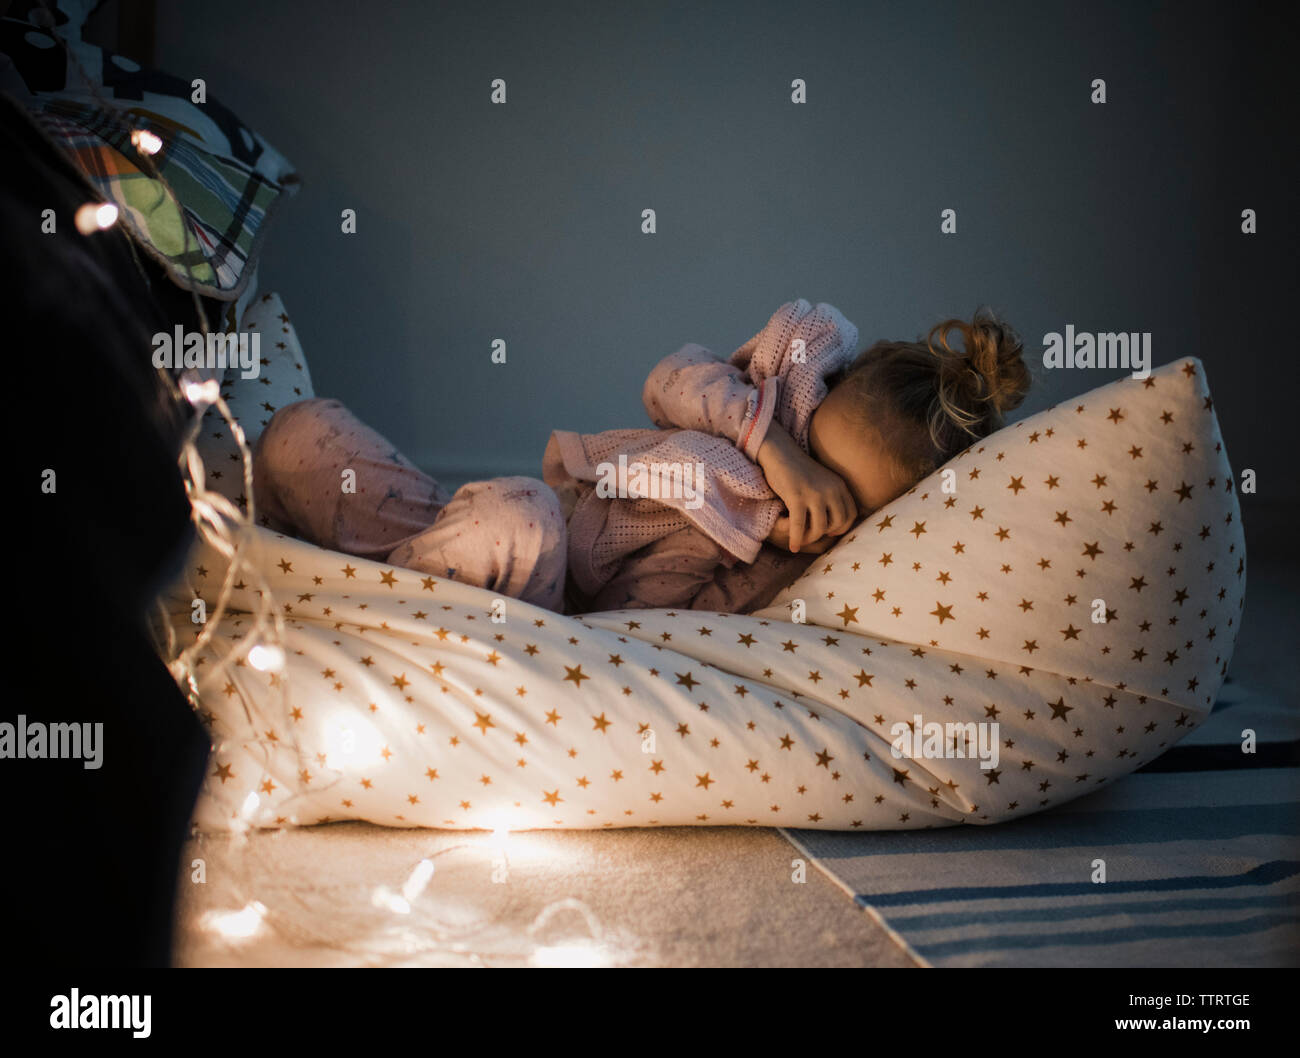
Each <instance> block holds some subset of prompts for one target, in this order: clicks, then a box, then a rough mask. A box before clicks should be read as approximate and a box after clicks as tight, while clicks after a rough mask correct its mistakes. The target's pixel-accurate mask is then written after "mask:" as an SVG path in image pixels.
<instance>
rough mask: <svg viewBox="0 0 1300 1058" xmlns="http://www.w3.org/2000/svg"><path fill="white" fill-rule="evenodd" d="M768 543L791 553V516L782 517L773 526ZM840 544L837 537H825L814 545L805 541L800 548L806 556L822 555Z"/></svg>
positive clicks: (815, 541)
mask: <svg viewBox="0 0 1300 1058" xmlns="http://www.w3.org/2000/svg"><path fill="white" fill-rule="evenodd" d="M767 543H769V544H773V545H774V546H776V547H780V548H783V549H785V550H786V551H791V550H793V548H791V547H790V516H789V515H788V514H783V515H781V517H780V518H778V519H777V520H776V524H775V525H773V526H772V531H771V532H770V533H768V534H767ZM837 543H839V538H838V537H835V536H823V537H822V538H821V539H820V540H814V541H813V542H812V543H808V542H807V541H804V542H803V544H801V545H800V546H801V547H802V548H803V551H804V554H806V555H820V554H821V553H822V552H824V551H829V550H830V549H831V548H832V547H834V546H835V545H836V544H837Z"/></svg>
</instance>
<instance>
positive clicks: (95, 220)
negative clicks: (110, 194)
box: [73, 202, 117, 235]
mask: <svg viewBox="0 0 1300 1058" xmlns="http://www.w3.org/2000/svg"><path fill="white" fill-rule="evenodd" d="M73 222H74V223H75V224H76V225H77V231H79V232H81V234H82V235H93V234H94V233H95V232H97V231H103V230H105V229H106V228H111V227H112V226H113V225H114V224H116V223H117V206H115V205H114V204H113V203H112V202H87V203H86V204H85V205H84V206H81V207H79V208H78V209H77V212H76V214H75V215H74V217H73Z"/></svg>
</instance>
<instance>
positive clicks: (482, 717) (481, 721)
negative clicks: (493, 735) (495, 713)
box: [473, 709, 497, 735]
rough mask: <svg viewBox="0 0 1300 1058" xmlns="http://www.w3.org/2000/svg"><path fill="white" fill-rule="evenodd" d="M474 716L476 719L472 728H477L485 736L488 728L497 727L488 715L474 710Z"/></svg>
mask: <svg viewBox="0 0 1300 1058" xmlns="http://www.w3.org/2000/svg"><path fill="white" fill-rule="evenodd" d="M474 716H475V717H477V719H476V720H475V721H474V724H473V726H474V727H477V728H478V729H479V730H480V731H482V732H483V734H485V735H486V734H487V732H488V728H489V727H496V726H497V725H496V724H494V723H492V715H491V714H490V713H480V712H479V711H478V710H477V709H476V710H474Z"/></svg>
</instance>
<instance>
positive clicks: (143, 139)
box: [131, 129, 163, 154]
mask: <svg viewBox="0 0 1300 1058" xmlns="http://www.w3.org/2000/svg"><path fill="white" fill-rule="evenodd" d="M131 142H132V143H133V144H135V149H136V150H137V151H139V152H140V153H141V154H157V153H158V152H159V151H160V150H162V145H163V144H162V140H161V139H160V138H159V137H158V136H157V135H155V134H154V133H152V132H150V131H149V130H148V129H135V130H133V131H132V132H131Z"/></svg>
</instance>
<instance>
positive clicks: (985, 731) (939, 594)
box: [166, 295, 1246, 830]
mask: <svg viewBox="0 0 1300 1058" xmlns="http://www.w3.org/2000/svg"><path fill="white" fill-rule="evenodd" d="M262 304H263V306H264V307H262V308H260V309H259V308H258V307H257V306H254V307H253V308H252V309H250V310H249V311H250V312H260V313H261V316H259V317H258V318H257V319H255V320H254V322H256V323H258V325H259V326H262V327H264V328H265V327H268V326H276V327H277V328H279V330H278V331H277V335H278V340H277V341H276V342H271V343H266V342H264V346H263V348H264V356H265V357H266V360H265V363H264V367H263V372H262V375H261V377H260V378H259V379H258V380H255V381H239V382H232V383H229V384H228V386H229V388H230V389H231V390H232V393H231V396H232V400H234V401H236V403H238V402H239V401H240V400H241V399H242V400H243V405H242V407H243V409H244V410H243V411H242V412H241V413H240V414H241V423H242V425H243V426H244V428H245V429H246V430H247V431H248V433H249V434H250V437H256V434H257V432H258V430H259V429H260V426H261V423H262V421H263V420H264V419H265V418H267V417H269V414H270V412H271V411H273V410H274V409H275V407H277V406H278V405H279V404H281V403H287V402H290V401H292V400H297V399H301V398H302V397H303V396H310V395H311V387H310V379H309V377H308V376H307V372H306V370H305V361H304V360H303V358H302V355H301V350H300V349H299V348H298V346H297V343H296V340H295V339H294V337H293V333H292V326H291V324H290V323H289V320H288V316H287V314H285V313H284V312H283V307H282V306H281V305H280V304H279V301H278V299H275V298H274V296H273V295H270V296H268V299H267V300H265V301H264V302H263V303H262ZM268 345H269V346H271V347H272V348H271V351H270V352H269V354H268V352H267V346H268ZM241 387H248V389H247V391H246V392H247V393H248V394H249V396H247V397H243V396H241ZM228 444H229V439H228V438H226V437H225V436H224V432H223V430H222V429H221V428H220V427H219V426H217V425H212V426H211V428H209V423H208V422H207V421H205V423H204V433H203V437H202V446H203V456H204V460H205V463H206V464H207V466H208V468H209V473H210V476H209V485H210V486H211V487H213V488H218V489H222V490H225V491H226V492H227V493H228V494H229V495H230V497H231V498H232V500H236V501H238V500H239V499H241V498H242V479H241V478H240V476H239V475H238V474H235V473H232V472H231V470H230V464H229V456H230V452H229V450H228V448H223V446H226V445H228ZM212 473H221V474H222V477H221V478H215V479H214V478H213V477H211V474H212ZM249 533H250V538H249V540H248V543H247V548H248V555H249V556H250V559H251V561H252V563H253V565H254V567H255V568H256V570H257V571H258V572H259V574H260V576H261V578H262V581H263V584H264V587H260V588H259V587H258V586H257V585H254V584H252V583H249V582H248V581H247V580H246V579H243V578H241V579H240V580H238V581H236V582H235V583H234V584H233V585H232V590H231V593H230V598H229V607H228V608H227V610H226V612H225V613H224V614H223V615H222V616H221V617H220V618H219V620H218V621H217V623H216V625H215V628H214V632H215V634H214V635H213V637H212V639H211V641H210V642H209V643H208V645H207V647H205V648H204V650H203V652H202V653H201V654H200V656H199V659H198V660H199V664H198V667H197V670H196V671H197V678H196V680H195V684H194V694H193V700H194V702H195V707H196V709H198V711H199V713H200V715H201V716H202V718H203V719H204V721H205V722H206V724H207V726H208V728H209V730H210V731H211V734H212V741H213V753H212V760H211V766H210V774H209V776H208V778H207V781H206V785H205V789H204V793H203V795H202V797H201V799H200V803H199V805H198V808H197V812H196V823H197V824H198V825H199V826H200V827H202V828H205V829H213V830H222V829H236V830H241V829H246V828H249V827H283V826H292V825H306V824H314V823H320V822H327V821H331V820H368V821H371V822H373V823H378V824H384V825H389V826H395V827H435V828H450V829H494V830H509V829H533V828H602V827H637V826H670V825H671V826H679V825H697V824H698V825H710V826H716V825H748V826H792V827H804V828H821V829H844V830H849V829H865V830H872V829H875V830H898V829H911V828H924V827H936V826H949V825H953V824H958V823H971V824H987V823H996V822H1001V821H1004V820H1008V819H1014V818H1017V817H1019V816H1023V815H1027V814H1029V813H1032V812H1037V811H1040V810H1042V809H1045V808H1051V807H1052V806H1054V805H1059V804H1062V803H1064V802H1066V801H1068V800H1071V799H1072V798H1075V797H1078V796H1080V795H1083V794H1086V793H1089V792H1092V791H1094V790H1096V789H1098V788H1099V787H1101V786H1104V785H1105V784H1107V783H1110V782H1113V781H1115V780H1116V779H1119V778H1121V777H1123V776H1125V775H1127V774H1128V773H1130V772H1132V771H1133V770H1134V769H1136V768H1138V767H1139V766H1141V765H1142V764H1144V763H1146V762H1147V761H1150V760H1151V759H1153V758H1154V757H1156V756H1158V755H1159V754H1160V753H1161V752H1163V751H1164V750H1165V749H1166V748H1167V747H1169V746H1171V745H1173V744H1174V743H1175V742H1176V741H1177V740H1178V739H1179V738H1181V737H1182V736H1183V735H1185V734H1187V733H1188V732H1189V731H1191V730H1192V729H1194V728H1195V727H1196V726H1197V725H1198V724H1199V723H1201V721H1202V720H1204V719H1205V717H1206V716H1207V715H1208V714H1209V711H1210V709H1211V707H1212V705H1213V704H1214V700H1215V695H1216V693H1217V691H1218V689H1219V687H1220V685H1221V683H1222V681H1223V678H1224V675H1225V673H1226V671H1227V666H1228V661H1229V659H1230V657H1231V654H1232V648H1233V642H1234V640H1235V637H1236V632H1237V628H1238V625H1239V620H1240V612H1241V608H1242V603H1243V596H1244V591H1245V583H1246V581H1245V549H1244V543H1243V536H1242V526H1241V518H1240V512H1239V507H1238V501H1237V496H1236V494H1235V489H1234V484H1233V478H1232V472H1231V469H1230V467H1229V464H1228V458H1227V453H1226V451H1225V449H1224V445H1223V442H1222V439H1221V437H1220V433H1219V427H1218V423H1217V421H1216V417H1215V414H1214V410H1213V404H1212V401H1211V399H1210V394H1209V389H1208V386H1207V382H1206V378H1205V375H1204V371H1203V369H1202V367H1201V364H1200V363H1199V361H1197V360H1195V359H1183V360H1179V361H1177V362H1175V363H1171V364H1168V365H1166V366H1164V367H1161V368H1159V369H1157V370H1155V371H1154V372H1152V373H1151V374H1150V375H1149V377H1147V378H1145V379H1136V378H1131V377H1130V378H1124V379H1122V380H1120V381H1117V382H1113V383H1111V384H1108V385H1105V386H1102V387H1100V388H1098V389H1095V390H1093V391H1092V392H1090V393H1087V394H1085V395H1084V396H1082V397H1079V398H1077V399H1075V400H1073V401H1069V402H1066V403H1063V404H1061V405H1058V406H1056V407H1054V408H1051V409H1049V410H1047V411H1043V412H1041V413H1039V414H1036V415H1033V416H1031V417H1029V418H1026V419H1024V420H1022V421H1020V422H1018V423H1015V424H1014V425H1012V426H1009V427H1007V428H1005V429H1004V430H1002V431H1000V432H998V433H996V434H994V435H992V436H990V437H988V438H986V439H984V440H983V441H981V442H979V443H978V444H977V445H975V446H973V447H971V448H970V449H968V450H967V451H965V452H964V453H962V454H961V455H959V456H958V457H957V458H956V459H954V460H952V461H951V462H950V463H948V464H947V465H946V466H944V467H943V468H941V469H940V470H939V471H937V472H936V473H935V474H933V475H931V476H930V477H929V478H927V479H925V480H924V481H922V482H921V483H920V484H918V485H917V486H916V488H914V489H912V490H911V491H910V492H908V493H907V494H905V495H904V496H902V497H900V498H899V499H898V500H896V501H895V502H893V503H892V504H890V505H889V506H887V507H886V508H883V509H881V510H880V511H878V512H876V513H875V514H874V515H872V516H871V517H870V518H869V519H867V520H865V521H863V522H862V523H861V524H859V525H858V526H857V527H856V528H855V529H854V530H853V531H852V532H851V533H850V534H848V535H847V536H846V537H845V538H844V539H843V540H842V541H841V542H840V543H839V544H838V545H837V546H836V547H834V548H833V549H832V550H830V551H829V552H828V553H827V554H825V555H824V556H822V557H821V559H820V560H819V561H818V562H817V563H815V564H814V565H813V566H812V567H810V568H809V569H808V571H807V572H806V573H805V574H804V575H803V576H802V577H801V578H800V579H799V580H798V581H797V582H795V583H794V584H793V585H791V586H790V587H789V588H787V589H786V590H785V591H784V592H783V593H782V594H781V595H780V596H778V597H777V598H776V599H775V600H774V601H773V603H772V604H771V605H770V606H769V607H768V608H766V609H765V610H763V611H762V612H759V613H755V614H752V615H748V616H739V615H726V614H713V613H706V612H700V611H690V612H674V611H667V610H636V611H625V612H617V613H601V614H589V615H584V616H581V617H566V616H561V615H559V614H556V613H553V612H550V611H546V610H542V609H538V608H535V607H532V606H529V605H527V604H525V603H522V602H518V601H516V600H512V599H507V600H502V599H498V598H496V597H495V596H494V595H493V594H492V593H490V592H488V591H484V590H481V589H477V588H472V587H468V586H465V585H462V584H458V583H455V582H453V581H450V580H445V579H441V578H438V577H432V576H428V575H426V574H423V573H418V572H414V571H411V570H406V569H401V568H394V567H390V566H386V565H383V564H380V563H376V562H371V561H367V560H364V559H359V558H355V557H351V556H348V555H345V554H341V553H337V552H332V551H328V550H323V549H321V548H318V547H315V546H313V545H311V544H308V543H305V542H302V541H299V540H295V539H292V538H289V537H287V536H284V535H281V534H278V533H275V532H273V531H271V530H270V529H269V528H264V527H256V528H252V529H250V530H249ZM225 563H226V560H225V558H223V556H222V555H221V554H220V553H218V552H217V551H215V550H214V549H212V548H211V547H207V546H205V547H202V548H201V549H200V550H198V551H197V552H196V553H195V554H194V555H193V556H192V557H191V559H190V561H189V563H188V565H187V570H186V574H185V576H184V578H183V579H182V580H181V581H180V582H178V583H177V584H176V585H175V586H174V588H173V589H172V591H171V593H170V594H169V596H168V598H167V600H166V609H167V612H168V613H169V614H170V619H171V623H172V628H173V631H174V633H175V635H176V636H177V637H178V638H179V639H180V640H181V641H182V642H184V641H186V640H187V639H190V638H192V637H193V636H195V635H196V634H197V626H196V625H195V624H194V623H193V619H194V618H193V615H194V613H195V600H196V599H202V600H204V604H205V606H206V607H212V606H213V604H214V602H215V599H216V596H217V594H218V592H219V590H220V587H221V584H222V580H223V576H224V573H225V569H226V565H225ZM259 591H269V593H270V595H271V599H272V601H273V604H274V607H275V610H276V612H277V613H278V614H279V615H280V617H281V619H282V620H283V624H284V641H283V644H284V652H285V658H284V664H283V667H282V668H281V669H280V670H279V671H259V670H258V669H257V668H255V667H254V666H253V665H251V664H249V663H248V661H247V659H246V658H245V657H244V656H243V655H244V654H245V653H246V647H247V645H248V644H247V643H246V642H245V637H247V635H248V633H249V631H250V628H251V625H252V620H251V616H250V615H251V613H252V612H253V611H254V610H255V609H256V607H257V603H258V599H259V596H258V592H259ZM232 652H233V654H232ZM226 655H231V656H232V657H233V658H234V659H235V660H234V661H233V662H231V663H227V664H225V665H221V664H220V663H219V662H220V659H221V658H222V657H224V656H226Z"/></svg>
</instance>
